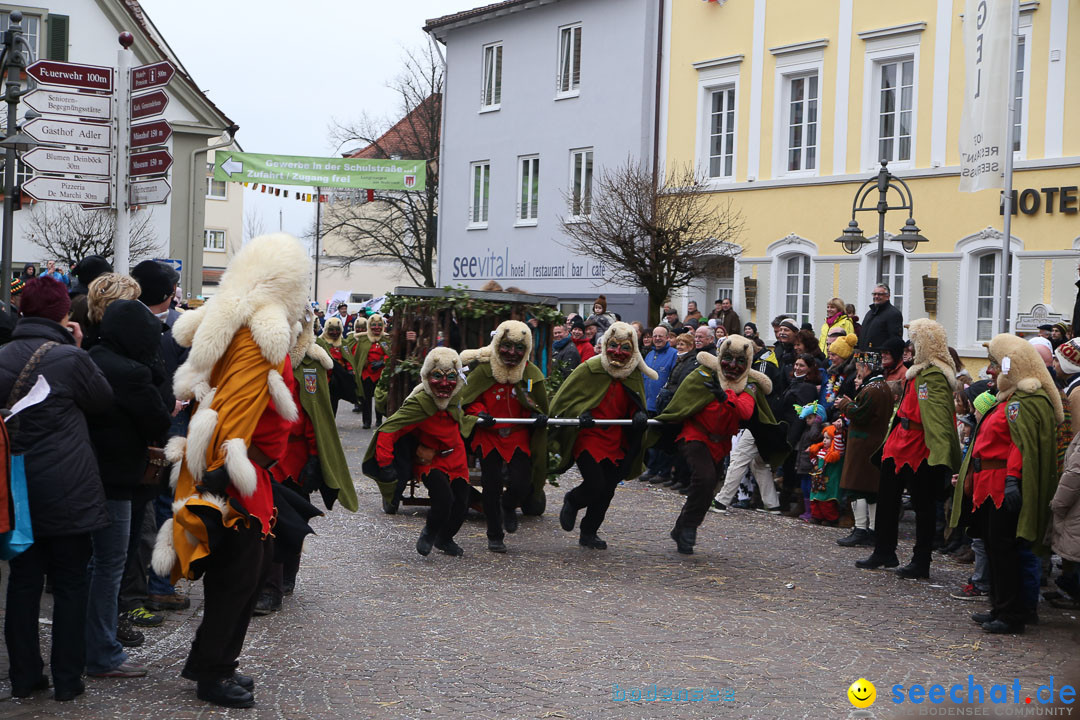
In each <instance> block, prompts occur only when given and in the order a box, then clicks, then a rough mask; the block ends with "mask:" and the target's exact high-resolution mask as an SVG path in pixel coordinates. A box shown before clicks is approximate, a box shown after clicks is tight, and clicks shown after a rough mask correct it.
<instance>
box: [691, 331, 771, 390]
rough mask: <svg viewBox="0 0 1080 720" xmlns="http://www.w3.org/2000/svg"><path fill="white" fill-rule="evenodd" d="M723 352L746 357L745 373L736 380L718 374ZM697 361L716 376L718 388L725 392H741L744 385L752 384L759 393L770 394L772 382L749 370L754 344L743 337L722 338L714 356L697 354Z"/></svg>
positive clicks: (708, 353) (763, 375)
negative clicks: (718, 383) (758, 389)
mask: <svg viewBox="0 0 1080 720" xmlns="http://www.w3.org/2000/svg"><path fill="white" fill-rule="evenodd" d="M725 352H732V353H735V354H736V355H743V356H745V357H746V372H744V373H743V374H742V377H740V378H738V379H737V380H734V381H730V380H728V379H727V378H726V377H724V374H723V373H721V372H720V357H721V356H722V355H723V354H724V353H725ZM697 361H698V363H699V364H700V365H702V366H703V367H706V368H708V369H709V370H711V371H712V372H713V374H714V375H716V379H717V380H718V381H719V382H720V387H722V388H724V389H725V390H734V391H735V392H737V393H740V392H742V391H743V390H744V389H745V388H746V383H747V382H748V381H749V382H753V383H755V384H757V385H758V386H759V387H760V388H761V391H762V392H764V393H765V394H766V395H768V394H769V393H771V392H772V380H769V378H768V377H767V376H766V375H765V374H764V373H760V372H758V371H757V370H753V369H751V367H750V366H751V364H752V363H753V362H754V343H753V341H752V340H750V339H748V338H745V337H743V336H742V335H728V336H727V337H726V338H724V341H723V342H722V343H720V347H718V348H717V349H716V354H715V355H714V354H712V353H710V352H705V351H702V352H699V353H698V354H697Z"/></svg>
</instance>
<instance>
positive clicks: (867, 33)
mask: <svg viewBox="0 0 1080 720" xmlns="http://www.w3.org/2000/svg"><path fill="white" fill-rule="evenodd" d="M925 29H926V21H925V20H920V21H919V22H912V23H905V24H903V25H892V26H890V27H884V28H878V29H877V30H860V31H859V38H860V39H861V40H877V39H878V38H884V37H893V36H894V35H907V34H909V33H921V32H922V31H923V30H925Z"/></svg>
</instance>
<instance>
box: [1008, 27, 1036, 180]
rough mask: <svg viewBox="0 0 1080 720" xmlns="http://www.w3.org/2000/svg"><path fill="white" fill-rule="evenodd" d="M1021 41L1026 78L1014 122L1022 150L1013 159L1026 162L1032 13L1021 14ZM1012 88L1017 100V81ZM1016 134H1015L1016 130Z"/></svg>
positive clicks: (1028, 128)
mask: <svg viewBox="0 0 1080 720" xmlns="http://www.w3.org/2000/svg"><path fill="white" fill-rule="evenodd" d="M1020 40H1023V42H1024V70H1023V72H1024V76H1023V81H1022V83H1021V84H1022V86H1023V87H1022V88H1021V92H1022V93H1023V95H1022V96H1021V105H1020V116H1019V117H1017V118H1015V120H1014V122H1015V123H1016V125H1019V126H1020V148H1019V149H1018V150H1014V151H1013V157H1014V158H1015V159H1017V160H1025V159H1027V148H1028V133H1029V131H1030V129H1031V126H1030V124H1028V111H1029V110H1030V106H1031V102H1030V100H1031V13H1030V12H1028V13H1024V12H1021V13H1020V37H1019V38H1017V42H1018V43H1019V42H1020ZM1010 87H1012V88H1013V90H1014V94H1013V99H1014V100H1015V98H1016V95H1015V87H1016V86H1015V80H1014V84H1011V85H1010ZM1014 132H1015V130H1014ZM1010 137H1011V136H1010Z"/></svg>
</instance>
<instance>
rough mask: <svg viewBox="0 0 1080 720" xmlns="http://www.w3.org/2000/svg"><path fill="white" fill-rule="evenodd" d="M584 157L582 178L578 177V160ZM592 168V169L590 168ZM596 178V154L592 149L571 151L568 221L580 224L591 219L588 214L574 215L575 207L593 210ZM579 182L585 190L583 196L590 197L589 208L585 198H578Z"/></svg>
mask: <svg viewBox="0 0 1080 720" xmlns="http://www.w3.org/2000/svg"><path fill="white" fill-rule="evenodd" d="M579 155H580V156H582V162H581V177H580V178H579V177H578V168H577V158H578V156H579ZM590 166H591V167H590ZM595 177H596V152H595V150H594V149H593V148H591V147H586V148H574V149H573V150H571V151H570V185H569V192H568V193H567V195H568V196H569V199H570V207H569V208H568V211H567V212H568V215H567V221H568V222H580V221H581V220H584V219H585V218H587V217H589V213H588V212H580V213H576V214H575V213H574V206H575V205H577V206H578V207H579V208H581V209H582V210H586V209H587V210H591V209H592V201H593V190H592V188H593V180H594V179H595ZM578 182H580V183H581V187H582V189H583V195H585V196H587V197H588V208H585V203H586V200H585V198H584V197H581V198H579V197H578V196H577V187H578Z"/></svg>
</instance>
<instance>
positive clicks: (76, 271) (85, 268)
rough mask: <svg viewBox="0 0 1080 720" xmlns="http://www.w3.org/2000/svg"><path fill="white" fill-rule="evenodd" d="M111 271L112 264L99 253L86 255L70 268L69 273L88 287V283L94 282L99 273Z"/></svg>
mask: <svg viewBox="0 0 1080 720" xmlns="http://www.w3.org/2000/svg"><path fill="white" fill-rule="evenodd" d="M112 271H113V269H112V265H110V264H109V261H108V260H106V259H105V258H103V257H102V256H100V255H87V256H86V257H84V258H83V259H82V260H80V261H79V262H77V263H75V267H73V268H71V274H72V275H74V276H75V277H77V278H78V279H79V282H81V283H82V284H83V285H86V286H87V287H90V283H92V282H94V280H96V279H97V277H98V276H99V275H104V274H105V273H108V272H112Z"/></svg>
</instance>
